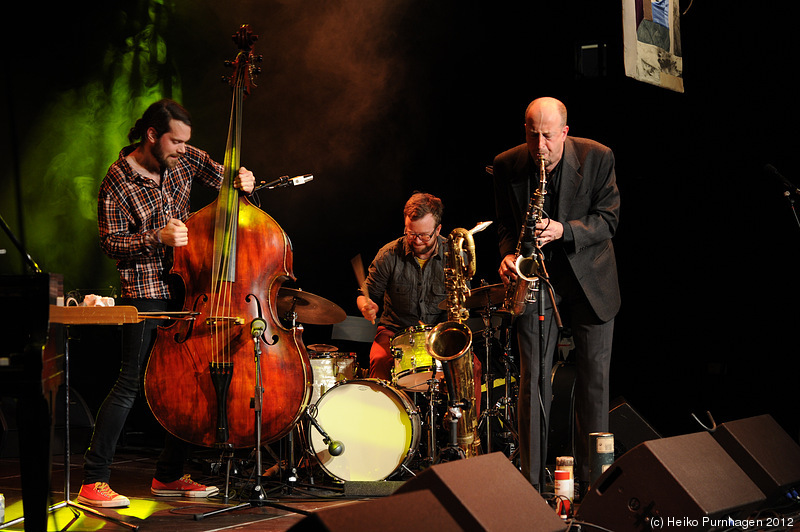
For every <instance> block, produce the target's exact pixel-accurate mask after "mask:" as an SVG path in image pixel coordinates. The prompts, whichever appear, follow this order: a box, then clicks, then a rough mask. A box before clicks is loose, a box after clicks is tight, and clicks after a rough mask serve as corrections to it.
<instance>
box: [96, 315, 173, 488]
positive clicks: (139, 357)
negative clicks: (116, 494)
mask: <svg viewBox="0 0 800 532" xmlns="http://www.w3.org/2000/svg"><path fill="white" fill-rule="evenodd" d="M118 304H119V305H132V306H135V307H136V308H137V309H138V310H139V311H140V312H147V311H150V312H152V311H157V312H163V311H167V310H173V309H172V308H171V302H170V301H168V300H162V299H133V300H131V299H121V300H119V302H118ZM157 325H158V321H157V320H144V321H142V322H140V323H135V324H129V325H123V330H122V365H121V367H120V372H119V376H118V377H117V381H116V382H115V383H114V386H113V387H112V388H111V391H110V392H109V394H108V396H107V397H106V398H105V400H104V401H103V404H102V405H101V406H100V410H99V411H98V413H97V418H96V419H95V424H94V433H93V434H92V441H91V444H90V445H89V448H88V449H87V450H86V453H85V455H84V466H83V472H84V478H83V483H84V484H92V483H95V482H108V481H109V478H110V476H111V470H110V467H111V462H112V460H113V458H114V453H115V452H116V448H117V441H118V440H119V437H120V434H122V429H123V427H124V426H125V421H126V420H127V418H128V414H129V413H130V411H131V408H132V407H133V404H134V401H135V400H136V398H137V397H138V396H139V394H140V390H141V382H142V374H143V371H144V367H145V364H146V362H147V359H148V357H149V355H150V351H151V349H152V348H153V344H154V343H155V340H156V327H157ZM187 452H188V444H187V443H186V442H184V441H182V440H179V439H178V438H176V437H174V436H172V435H171V434H169V433H167V436H166V438H165V442H164V449H163V450H162V452H161V454H160V456H159V457H158V460H157V462H156V472H155V478H156V479H158V480H159V481H161V482H172V481H174V480H177V479H179V478H180V477H181V476H183V464H184V460H185V459H186V456H187Z"/></svg>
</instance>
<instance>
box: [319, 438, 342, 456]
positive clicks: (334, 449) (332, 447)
mask: <svg viewBox="0 0 800 532" xmlns="http://www.w3.org/2000/svg"><path fill="white" fill-rule="evenodd" d="M322 442H323V443H325V440H322ZM328 452H329V453H331V456H339V455H340V454H342V453H343V452H344V444H343V443H342V442H340V441H336V440H333V441H331V442H330V443H329V444H328Z"/></svg>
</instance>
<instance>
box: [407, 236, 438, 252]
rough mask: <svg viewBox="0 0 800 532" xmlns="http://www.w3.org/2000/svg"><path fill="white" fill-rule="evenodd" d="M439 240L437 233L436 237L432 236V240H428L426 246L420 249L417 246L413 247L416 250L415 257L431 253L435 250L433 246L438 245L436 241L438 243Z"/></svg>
mask: <svg viewBox="0 0 800 532" xmlns="http://www.w3.org/2000/svg"><path fill="white" fill-rule="evenodd" d="M437 242H438V238H436V235H434V237H433V238H431V239H430V240H429V241H428V242H427V243H426V244H425V246H424V247H422V248H419V249H417V248H412V249H413V250H414V256H415V257H422V256H425V255H426V254H428V253H430V252H431V251H433V248H435V247H436V243H437Z"/></svg>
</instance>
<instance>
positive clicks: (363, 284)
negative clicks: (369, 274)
mask: <svg viewBox="0 0 800 532" xmlns="http://www.w3.org/2000/svg"><path fill="white" fill-rule="evenodd" d="M350 264H351V265H352V266H353V272H354V273H355V274H356V281H357V282H358V288H359V289H360V290H361V295H363V296H364V297H366V298H367V300H369V291H368V290H367V279H366V278H365V277H364V264H363V263H362V262H361V253H359V254H358V255H356V256H355V257H353V258H352V259H350ZM372 324H373V325H375V320H372Z"/></svg>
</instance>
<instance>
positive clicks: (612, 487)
mask: <svg viewBox="0 0 800 532" xmlns="http://www.w3.org/2000/svg"><path fill="white" fill-rule="evenodd" d="M765 500H766V497H765V496H764V493H763V492H762V491H761V490H760V489H758V487H757V486H756V485H755V483H753V481H752V480H750V478H749V477H748V476H747V474H746V473H745V472H744V471H742V469H741V468H740V467H739V466H738V465H736V462H734V460H733V458H731V457H730V456H729V455H728V453H726V452H725V450H724V449H723V448H722V447H721V446H720V445H719V444H718V443H717V442H716V441H715V440H714V438H713V437H712V436H711V435H710V434H709V433H707V432H699V433H695V434H686V435H683V436H675V437H672V438H663V439H659V440H652V441H648V442H645V443H642V444H640V445H637V446H636V447H634V448H633V449H631V450H630V451H629V452H628V453H626V454H625V455H623V456H622V457H620V458H619V459H618V460H616V461H615V462H614V463H613V464H612V465H611V467H609V468H608V470H606V472H605V473H603V475H602V476H600V478H599V479H597V481H596V482H595V483H594V484H593V485H592V487H591V489H590V490H589V492H588V493H587V494H586V497H584V499H583V501H582V502H581V504H580V506H579V507H578V511H577V514H576V518H577V519H578V520H579V521H582V522H586V523H591V524H593V525H599V526H602V527H603V528H606V529H609V530H614V531H615V532H627V531H635V530H636V531H640V530H642V531H643V530H653V529H665V530H670V529H691V530H708V529H710V528H713V527H714V526H715V525H716V526H719V524H720V522H721V521H722V520H723V518H726V517H728V516H731V517H734V518H739V517H742V516H744V515H746V514H747V513H748V512H750V511H751V510H753V509H755V508H757V507H758V506H760V505H761V504H763V503H764V501H765ZM726 526H727V525H726Z"/></svg>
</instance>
